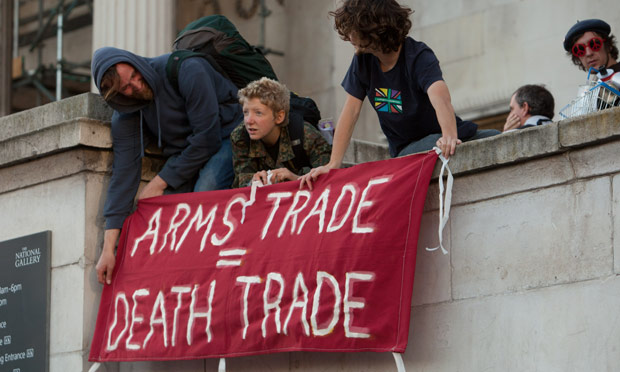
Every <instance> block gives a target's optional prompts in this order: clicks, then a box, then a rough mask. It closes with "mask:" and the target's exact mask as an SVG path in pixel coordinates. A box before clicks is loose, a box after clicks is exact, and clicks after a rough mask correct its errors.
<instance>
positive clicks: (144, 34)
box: [93, 0, 175, 57]
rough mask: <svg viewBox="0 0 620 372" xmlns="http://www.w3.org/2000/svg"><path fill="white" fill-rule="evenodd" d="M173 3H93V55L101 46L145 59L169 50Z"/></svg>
mask: <svg viewBox="0 0 620 372" xmlns="http://www.w3.org/2000/svg"><path fill="white" fill-rule="evenodd" d="M174 4H175V2H174V0H131V1H126V0H94V12H93V52H94V51H95V50H97V49H98V48H101V47H104V46H113V47H117V48H121V49H126V50H129V51H131V52H133V53H136V54H138V55H141V56H144V57H155V56H158V55H161V54H164V53H167V52H169V51H170V49H171V46H172V41H173V40H174V36H175V29H174V19H175V6H174Z"/></svg>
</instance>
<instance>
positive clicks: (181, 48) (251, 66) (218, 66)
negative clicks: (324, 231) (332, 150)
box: [166, 15, 321, 169]
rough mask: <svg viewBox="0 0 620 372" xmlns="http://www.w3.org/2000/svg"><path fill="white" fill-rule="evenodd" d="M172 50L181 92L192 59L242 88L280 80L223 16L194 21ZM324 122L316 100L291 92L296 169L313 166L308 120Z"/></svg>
mask: <svg viewBox="0 0 620 372" xmlns="http://www.w3.org/2000/svg"><path fill="white" fill-rule="evenodd" d="M172 49H173V52H172V54H171V55H170V57H168V62H167V63H166V75H167V77H168V81H170V83H171V84H172V86H173V87H174V88H175V89H177V91H178V88H179V68H180V67H181V63H183V61H184V60H185V59H187V58H192V57H201V58H204V59H206V60H207V61H208V62H209V64H210V65H211V67H213V69H214V70H216V71H217V72H219V73H220V74H221V75H222V76H224V77H225V78H227V79H228V80H230V81H231V82H232V83H233V84H235V86H236V87H237V88H239V89H241V88H244V87H245V86H246V85H248V83H250V82H252V81H254V80H258V79H260V78H262V77H268V78H270V79H273V80H278V78H277V77H276V74H275V72H274V71H273V68H272V67H271V63H269V61H268V60H267V59H266V58H265V56H264V55H263V52H262V51H261V49H260V48H257V47H254V46H252V45H250V44H249V43H248V42H247V41H246V40H245V39H244V38H243V36H241V34H239V31H237V28H236V27H235V25H233V24H232V22H230V21H229V20H228V18H226V17H224V16H223V15H211V16H206V17H202V18H200V19H197V20H195V21H193V22H191V23H190V24H188V25H187V26H186V27H185V28H184V29H183V30H182V31H181V32H179V35H178V36H177V38H176V40H175V41H174V44H173V45H172ZM234 101H235V102H236V100H234ZM320 119H321V112H320V111H319V108H318V107H317V105H316V103H315V102H314V101H313V100H312V98H309V97H300V96H298V95H297V94H295V93H293V92H291V99H290V111H289V133H290V136H291V141H292V143H293V152H294V153H295V158H294V160H293V162H294V165H295V168H296V169H301V168H302V167H311V165H310V161H309V159H308V156H307V155H306V153H305V151H304V149H303V137H304V128H303V126H304V121H306V122H308V123H310V124H312V125H314V127H317V125H318V122H319V120H320Z"/></svg>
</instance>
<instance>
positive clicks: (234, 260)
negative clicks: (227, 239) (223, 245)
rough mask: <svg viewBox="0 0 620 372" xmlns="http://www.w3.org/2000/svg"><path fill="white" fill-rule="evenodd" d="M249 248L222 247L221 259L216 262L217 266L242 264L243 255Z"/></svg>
mask: <svg viewBox="0 0 620 372" xmlns="http://www.w3.org/2000/svg"><path fill="white" fill-rule="evenodd" d="M246 252H247V249H241V248H234V249H222V250H221V251H220V257H221V258H220V259H219V260H218V261H217V263H216V264H215V266H216V267H227V266H241V257H242V256H243V255H245V254H246Z"/></svg>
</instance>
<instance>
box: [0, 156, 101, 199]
mask: <svg viewBox="0 0 620 372" xmlns="http://www.w3.org/2000/svg"><path fill="white" fill-rule="evenodd" d="M111 167H112V153H111V152H110V151H98V150H90V149H87V148H80V149H76V150H74V151H66V152H61V153H57V154H53V155H49V156H45V157H42V158H39V159H37V160H35V161H29V162H25V163H20V164H17V165H14V166H10V167H0V179H2V182H0V194H2V193H5V192H9V191H12V190H17V189H20V188H25V187H28V186H32V185H36V184H39V183H43V182H49V181H52V180H55V179H59V178H63V177H67V176H70V175H73V174H76V173H80V172H85V171H90V172H101V173H106V172H109V170H110V168H111Z"/></svg>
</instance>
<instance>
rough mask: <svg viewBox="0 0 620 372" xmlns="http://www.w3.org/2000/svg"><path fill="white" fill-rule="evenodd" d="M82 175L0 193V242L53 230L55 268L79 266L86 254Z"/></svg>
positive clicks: (53, 261) (53, 262) (52, 261)
mask: <svg viewBox="0 0 620 372" xmlns="http://www.w3.org/2000/svg"><path fill="white" fill-rule="evenodd" d="M84 187H85V180H84V177H83V175H79V174H78V175H74V176H71V177H67V178H61V179H58V180H54V181H50V182H46V183H41V184H38V185H36V186H32V187H29V188H23V189H19V190H16V191H13V192H9V193H4V194H0V206H2V207H1V209H2V211H3V213H0V226H1V229H0V241H3V240H8V239H12V238H17V237H20V236H25V235H30V234H33V233H36V232H40V231H45V230H50V231H52V259H51V263H52V268H55V267H59V266H64V265H71V264H75V263H77V262H78V261H79V260H80V259H81V257H82V256H83V255H84V224H85V220H84V210H85V208H86V206H85V196H84Z"/></svg>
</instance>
